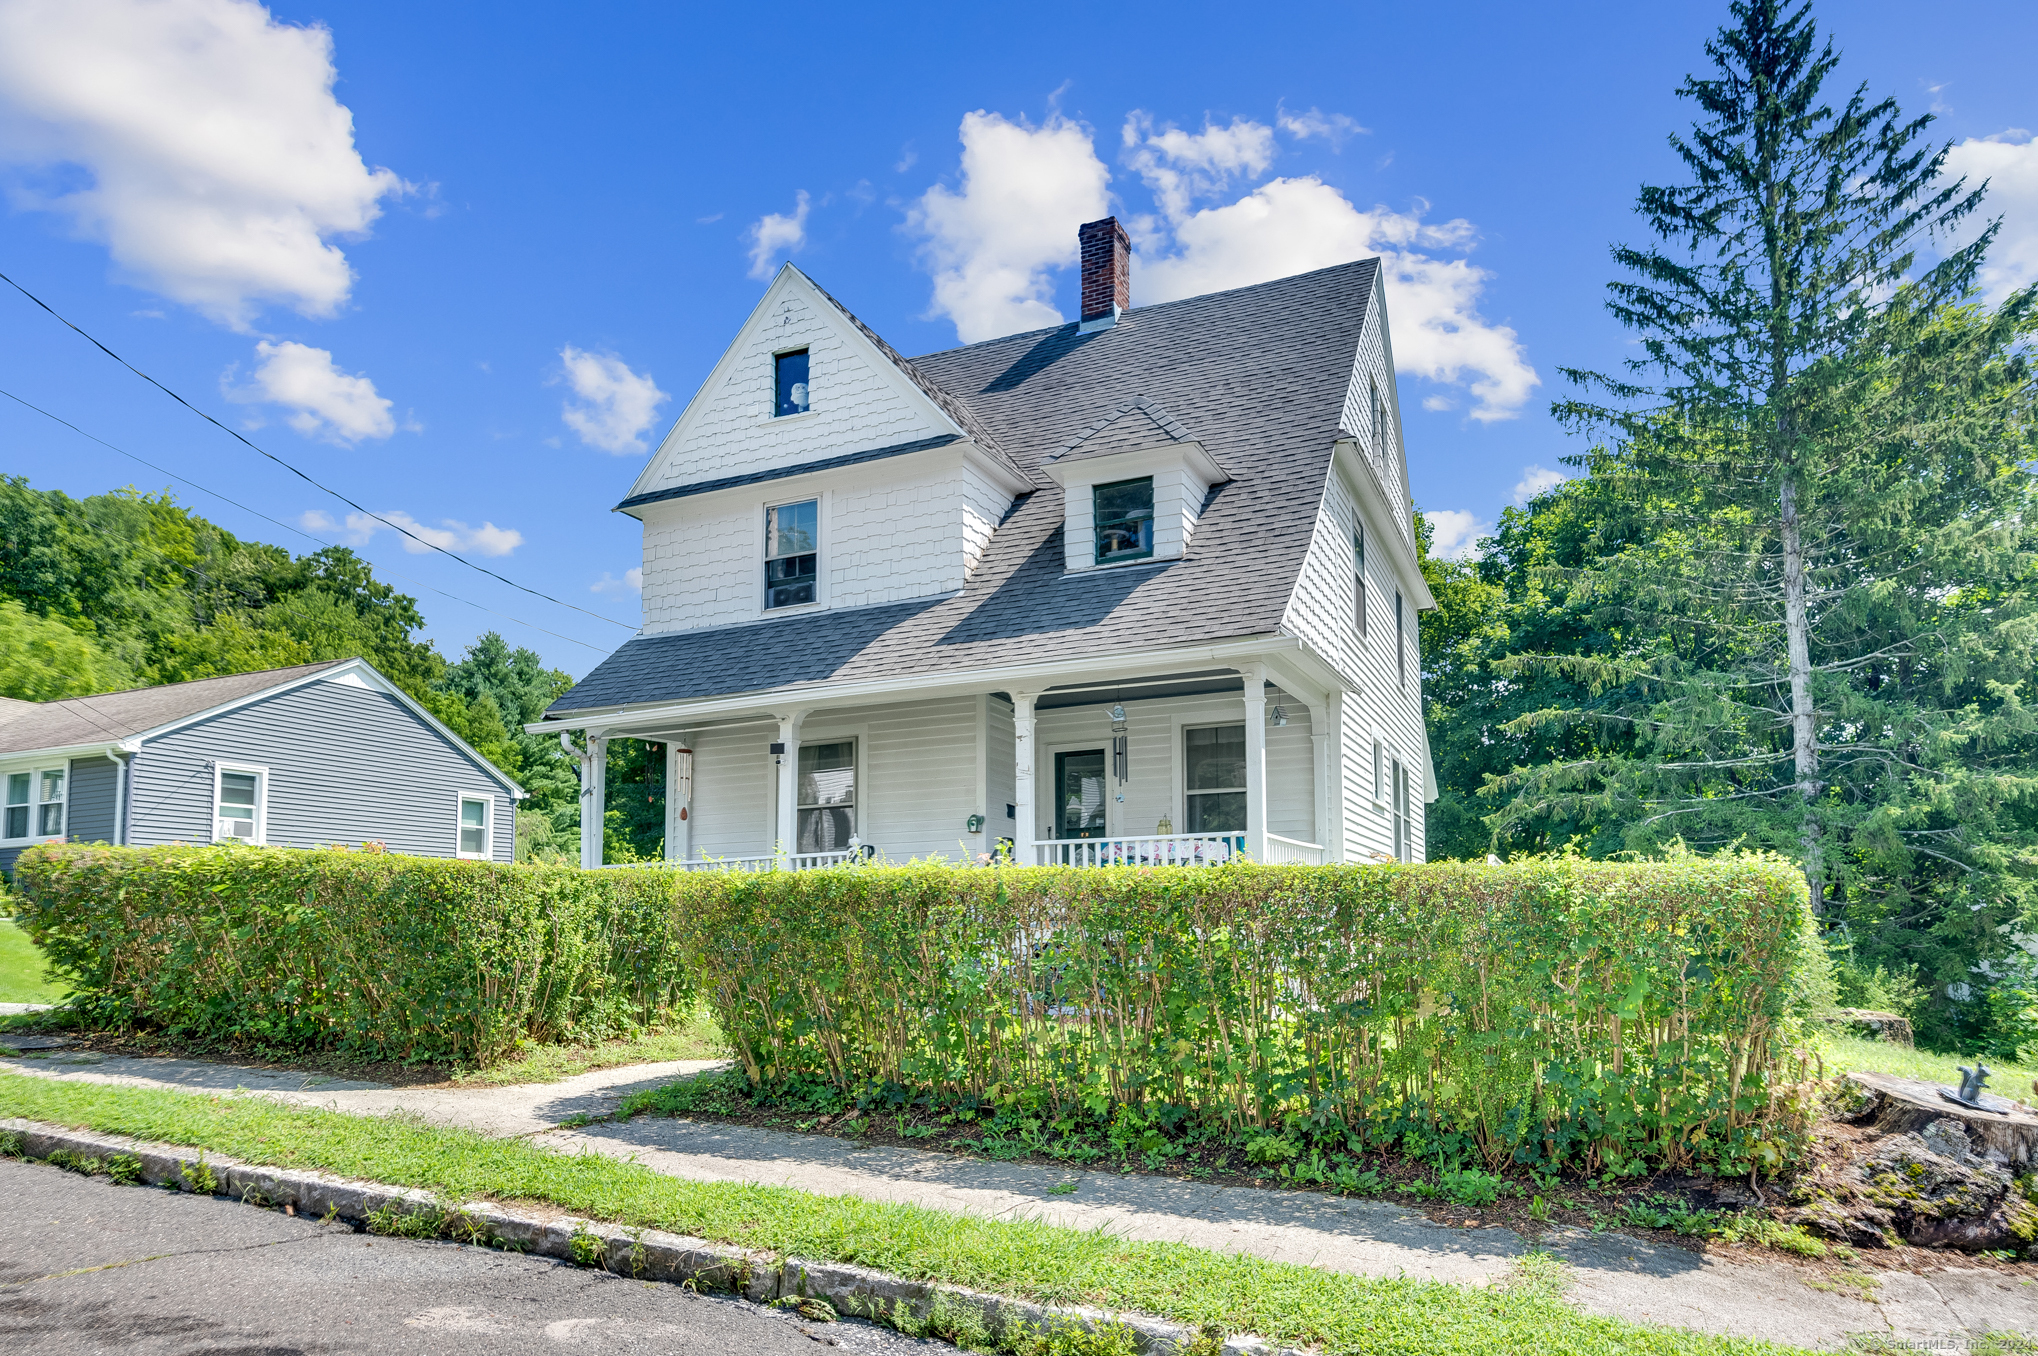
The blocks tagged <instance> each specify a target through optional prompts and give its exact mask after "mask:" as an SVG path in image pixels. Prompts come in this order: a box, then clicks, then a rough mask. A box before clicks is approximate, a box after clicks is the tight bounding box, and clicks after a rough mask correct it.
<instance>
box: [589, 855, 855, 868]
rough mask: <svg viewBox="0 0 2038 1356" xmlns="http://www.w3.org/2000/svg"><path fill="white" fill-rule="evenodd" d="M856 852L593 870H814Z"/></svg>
mask: <svg viewBox="0 0 2038 1356" xmlns="http://www.w3.org/2000/svg"><path fill="white" fill-rule="evenodd" d="M857 855H859V854H856V853H850V852H796V853H793V854H792V855H791V856H789V857H788V856H775V855H770V854H766V855H764V856H758V857H695V858H689V859H686V860H683V861H677V862H668V861H662V860H661V861H653V862H604V863H602V864H601V865H600V866H598V867H596V868H595V870H597V871H615V870H619V869H622V868H625V867H638V866H653V867H662V868H664V869H665V870H667V871H818V870H820V869H821V868H822V867H826V866H841V865H842V864H843V863H844V862H847V861H848V860H849V859H850V858H851V857H852V856H857Z"/></svg>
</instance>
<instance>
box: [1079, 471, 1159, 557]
mask: <svg viewBox="0 0 2038 1356" xmlns="http://www.w3.org/2000/svg"><path fill="white" fill-rule="evenodd" d="M1090 493H1091V501H1090V503H1091V508H1092V510H1093V511H1094V513H1095V516H1096V521H1097V563H1098V564H1099V565H1109V564H1111V563H1112V562H1113V561H1119V560H1144V559H1145V558H1146V557H1148V556H1150V555H1152V554H1153V477H1152V476H1143V477H1141V478H1140V479H1138V480H1119V481H1114V482H1113V483H1111V484H1109V485H1099V486H1097V487H1096V488H1095V489H1093V490H1092V491H1091V492H1090Z"/></svg>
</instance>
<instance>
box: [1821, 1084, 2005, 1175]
mask: <svg viewBox="0 0 2038 1356" xmlns="http://www.w3.org/2000/svg"><path fill="white" fill-rule="evenodd" d="M1843 1082H1844V1083H1845V1084H1846V1085H1848V1091H1849V1093H1850V1094H1851V1096H1852V1104H1851V1105H1849V1106H1845V1107H1843V1108H1842V1109H1841V1110H1840V1113H1839V1119H1841V1120H1844V1121H1847V1122H1849V1123H1851V1124H1854V1125H1859V1126H1862V1127H1864V1128H1866V1129H1868V1130H1870V1131H1871V1132H1872V1133H1874V1134H1877V1135H1902V1134H1913V1135H1922V1134H1924V1132H1925V1131H1926V1130H1927V1129H1929V1128H1930V1127H1931V1125H1932V1122H1934V1121H1942V1120H1949V1119H1950V1120H1956V1121H1959V1122H1960V1124H1961V1125H1962V1126H1964V1127H1965V1128H1966V1130H1967V1137H1968V1139H1969V1141H1970V1142H1971V1143H1972V1144H1973V1146H1974V1153H1975V1156H1976V1157H1978V1158H1985V1159H1988V1160H1989V1161H1991V1162H1994V1163H2000V1164H2002V1165H2004V1166H2005V1167H2008V1168H2009V1169H2010V1170H2011V1171H2012V1172H2019V1173H2023V1172H2031V1171H2033V1170H2034V1169H2038V1113H2034V1112H2033V1111H2032V1110H2031V1108H2030V1107H2029V1106H2026V1105H2024V1104H2022V1103H2019V1102H2013V1101H2011V1100H2010V1099H2009V1098H2007V1097H1999V1096H1997V1095H1996V1094H1995V1093H1992V1092H1989V1091H1987V1090H1983V1092H1982V1094H1981V1099H1980V1100H1981V1104H1982V1105H1983V1106H1984V1107H1986V1108H1988V1109H1987V1110H1986V1111H1976V1110H1974V1109H1973V1108H1972V1107H1965V1106H1961V1105H1960V1104H1959V1103H1958V1102H1949V1101H1947V1100H1946V1099H1945V1098H1944V1097H1941V1096H1940V1095H1939V1091H1940V1085H1939V1084H1937V1083H1928V1082H1926V1081H1925V1080H1924V1079H1922V1078H1898V1077H1896V1076H1895V1075H1893V1074H1878V1073H1850V1074H1846V1075H1843Z"/></svg>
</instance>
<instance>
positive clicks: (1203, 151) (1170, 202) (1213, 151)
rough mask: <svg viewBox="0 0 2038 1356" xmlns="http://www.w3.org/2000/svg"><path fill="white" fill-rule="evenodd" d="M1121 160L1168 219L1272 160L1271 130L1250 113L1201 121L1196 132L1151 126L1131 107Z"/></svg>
mask: <svg viewBox="0 0 2038 1356" xmlns="http://www.w3.org/2000/svg"><path fill="white" fill-rule="evenodd" d="M1122 138H1123V140H1124V142H1125V151H1126V154H1125V162H1126V163H1127V164H1128V165H1130V166H1131V167H1132V169H1133V171H1134V172H1135V173H1137V174H1138V175H1139V177H1140V178H1141V179H1144V180H1145V181H1146V186H1147V187H1148V188H1149V189H1151V190H1153V196H1154V205H1155V206H1156V207H1158V208H1159V209H1160V214H1161V216H1162V217H1163V218H1164V219H1165V220H1167V221H1168V222H1170V223H1173V222H1178V221H1180V220H1181V219H1182V218H1183V217H1185V216H1187V215H1188V214H1189V208H1190V206H1191V204H1193V203H1194V202H1195V201H1196V199H1198V198H1201V197H1207V196H1208V195H1210V194H1212V193H1217V192H1220V191H1222V190H1223V189H1224V188H1226V187H1227V186H1229V185H1230V183H1231V181H1232V180H1233V179H1235V178H1245V179H1253V178H1257V177H1258V176H1260V175H1261V174H1264V173H1266V170H1267V167H1268V166H1269V165H1271V164H1273V163H1274V129H1273V128H1271V127H1269V126H1267V125H1266V124H1265V123H1261V122H1254V121H1252V120H1251V119H1249V118H1233V119H1232V120H1231V123H1230V125H1229V126H1226V127H1219V126H1216V125H1214V124H1212V123H1208V122H1206V123H1204V124H1203V130H1202V131H1200V132H1184V131H1183V130H1182V129H1181V128H1179V127H1176V126H1174V125H1172V124H1170V125H1168V126H1166V127H1162V128H1159V129H1156V128H1155V127H1154V125H1153V119H1152V118H1150V117H1148V116H1147V115H1146V114H1145V113H1141V112H1137V111H1135V112H1134V113H1133V114H1132V116H1130V117H1128V118H1127V119H1126V120H1125V130H1124V132H1123V133H1122Z"/></svg>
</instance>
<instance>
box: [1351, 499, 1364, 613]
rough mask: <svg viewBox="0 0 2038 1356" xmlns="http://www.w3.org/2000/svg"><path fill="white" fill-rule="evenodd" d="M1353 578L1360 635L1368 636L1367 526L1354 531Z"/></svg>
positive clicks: (1361, 526)
mask: <svg viewBox="0 0 2038 1356" xmlns="http://www.w3.org/2000/svg"><path fill="white" fill-rule="evenodd" d="M1352 578H1353V580H1354V585H1355V591H1354V595H1353V597H1354V603H1355V606H1356V616H1357V619H1358V624H1359V634H1360V635H1361V636H1363V635H1365V634H1366V525H1365V524H1364V523H1360V524H1359V525H1358V526H1357V527H1356V528H1354V529H1352Z"/></svg>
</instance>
